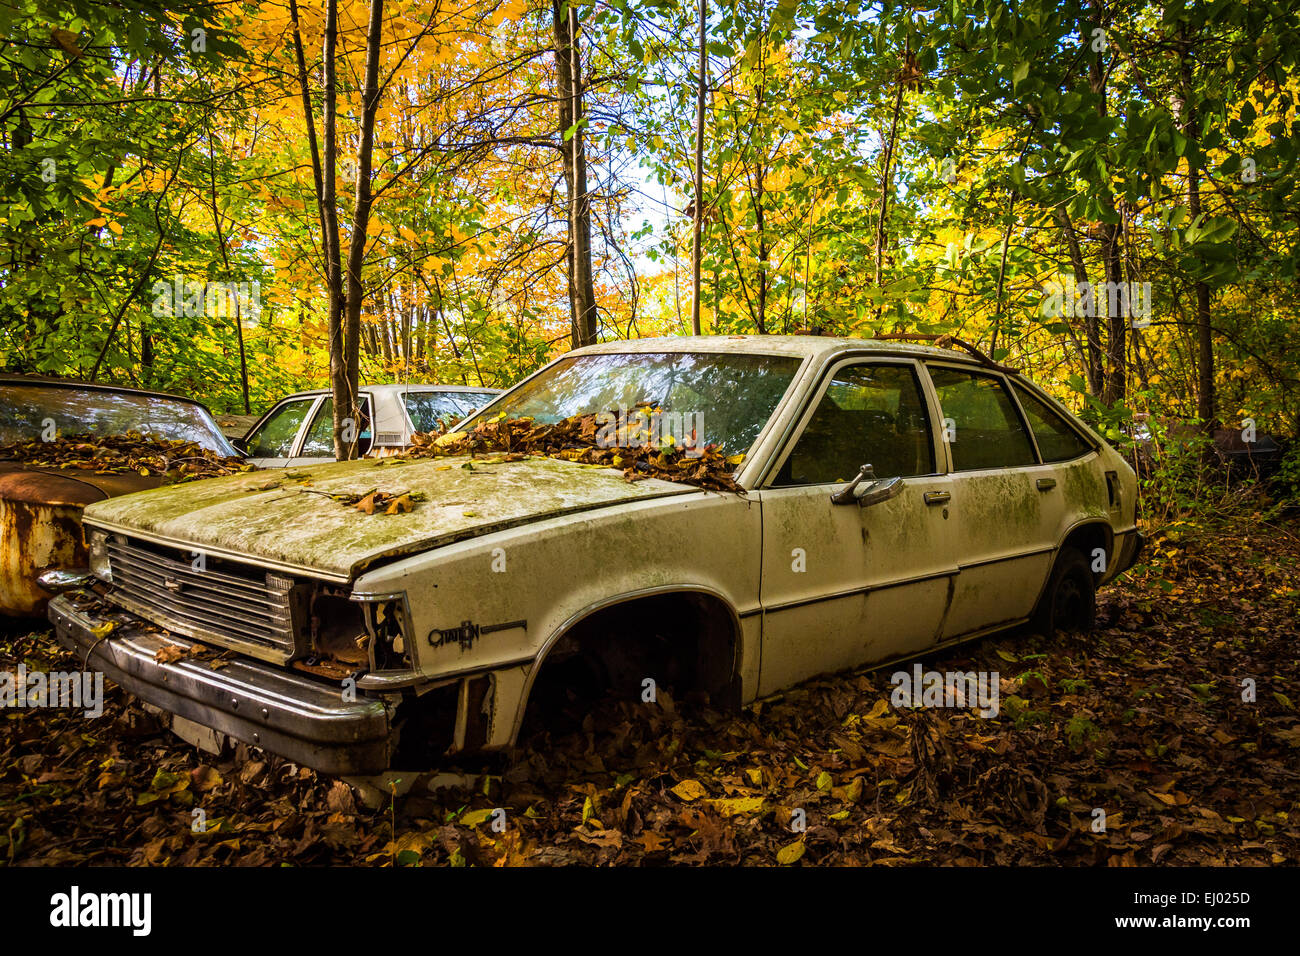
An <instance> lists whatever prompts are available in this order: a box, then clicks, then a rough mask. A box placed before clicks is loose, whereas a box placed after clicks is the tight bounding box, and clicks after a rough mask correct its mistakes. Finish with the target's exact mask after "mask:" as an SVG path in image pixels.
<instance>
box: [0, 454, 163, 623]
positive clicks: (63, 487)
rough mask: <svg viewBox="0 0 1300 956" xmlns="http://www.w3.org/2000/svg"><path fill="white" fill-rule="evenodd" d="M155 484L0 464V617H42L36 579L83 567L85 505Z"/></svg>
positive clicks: (43, 596) (42, 595) (45, 595)
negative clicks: (47, 573) (52, 570)
mask: <svg viewBox="0 0 1300 956" xmlns="http://www.w3.org/2000/svg"><path fill="white" fill-rule="evenodd" d="M159 483H160V480H159V479H158V478H145V477H142V476H140V475H135V474H127V475H96V474H94V473H93V472H88V471H82V470H78V469H67V470H62V471H61V470H58V469H50V468H31V467H28V466H26V465H24V464H22V463H21V462H14V461H0V614H4V615H8V616H11V617H26V616H29V615H31V616H40V615H42V614H44V613H45V605H46V603H47V602H48V601H49V599H50V596H51V595H50V594H49V592H47V591H45V590H44V589H43V588H41V587H40V586H39V585H38V584H37V583H36V576H37V575H38V574H40V573H41V572H42V571H45V570H46V569H48V568H76V567H84V566H85V564H86V549H85V545H84V544H83V543H82V538H81V512H82V509H83V508H84V507H85V506H86V505H88V504H92V503H93V502H96V501H102V500H104V499H105V498H108V497H110V496H113V495H122V494H127V493H129V492H132V491H140V490H142V489H144V488H151V487H156V486H157V485H158V484H159Z"/></svg>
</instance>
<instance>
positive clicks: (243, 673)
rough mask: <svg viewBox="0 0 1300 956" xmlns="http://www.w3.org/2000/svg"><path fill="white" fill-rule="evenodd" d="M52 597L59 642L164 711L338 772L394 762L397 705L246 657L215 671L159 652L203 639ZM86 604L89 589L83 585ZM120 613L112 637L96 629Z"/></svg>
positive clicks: (377, 768) (375, 769) (368, 770)
mask: <svg viewBox="0 0 1300 956" xmlns="http://www.w3.org/2000/svg"><path fill="white" fill-rule="evenodd" d="M78 593H81V592H72V593H70V594H64V595H60V596H59V597H56V598H55V599H54V600H52V601H51V602H50V606H49V618H50V621H51V622H52V623H53V624H54V629H55V634H56V635H57V638H58V641H59V643H60V644H62V645H63V646H64V647H66V648H68V650H70V651H72V652H73V653H74V654H76V655H77V660H78V662H79V663H81V664H83V665H84V666H85V667H86V668H87V669H89V670H98V671H102V672H103V673H104V675H105V676H106V677H107V678H108V679H109V680H111V681H113V682H114V683H115V684H117V685H118V686H120V687H121V688H122V689H123V690H125V691H127V692H128V693H130V694H132V695H134V696H136V697H138V698H140V699H141V700H143V701H145V702H147V703H150V704H153V705H154V706H156V707H159V708H161V709H162V710H164V711H166V712H168V713H170V714H174V715H177V716H179V717H182V718H185V719H186V720H189V721H193V722H194V723H197V724H200V725H202V726H204V727H208V728H211V729H212V730H215V731H216V732H217V733H219V734H226V735H228V736H230V737H233V738H235V739H236V740H242V741H244V742H245V743H249V744H253V745H255V746H258V747H261V748H263V749H264V750H268V751H270V752H271V753H274V754H279V755H281V756H283V757H285V758H287V759H289V760H292V761H293V762H294V763H298V764H301V765H303V766H305V767H311V768H312V769H314V770H319V771H321V772H323V773H330V774H372V773H379V772H381V771H383V770H384V769H386V768H387V767H388V764H389V759H390V757H391V756H392V749H393V746H394V741H395V733H394V729H393V725H392V724H393V721H392V718H393V714H394V711H395V709H396V708H395V706H394V705H393V704H390V703H387V702H385V701H382V700H378V699H375V698H373V697H365V696H358V698H357V700H355V701H345V700H343V694H342V692H341V691H340V690H339V689H338V688H336V687H331V686H330V685H328V684H325V683H322V682H320V681H316V680H311V679H309V678H307V677H304V676H301V675H299V674H295V673H293V672H291V671H286V670H283V669H281V668H278V667H274V666H272V665H269V664H264V663H261V662H258V661H252V660H248V659H245V658H238V657H237V658H233V659H231V660H229V661H228V662H226V663H225V666H223V667H221V668H220V669H218V670H213V669H212V667H211V666H210V664H211V662H210V661H203V660H198V661H195V660H190V659H188V658H182V659H181V660H179V661H176V662H175V663H171V664H160V663H158V662H157V661H156V660H155V657H156V656H157V654H158V651H159V649H160V648H161V647H162V646H163V645H164V644H174V645H176V646H178V647H180V648H181V649H182V650H186V649H188V648H189V647H190V646H191V645H192V644H194V643H195V642H194V641H191V640H187V639H185V638H183V637H180V636H179V635H174V634H166V635H163V634H160V633H158V632H157V631H153V630H147V629H145V628H144V627H143V626H142V625H143V624H144V622H143V621H141V620H140V619H139V618H135V617H133V616H131V615H129V614H126V613H123V612H117V611H115V612H113V613H111V614H110V613H105V612H103V611H94V610H91V611H88V610H79V609H78V608H77V606H76V600H77V595H78ZM81 596H82V599H83V603H84V599H85V598H86V597H87V596H86V595H85V594H84V593H81ZM110 621H111V622H115V623H116V625H117V626H116V628H115V629H114V630H113V631H112V632H111V633H110V634H109V636H108V637H107V638H105V639H103V640H101V639H99V638H97V637H95V635H94V634H93V633H92V629H93V628H95V627H98V626H100V625H102V624H106V623H109V622H110Z"/></svg>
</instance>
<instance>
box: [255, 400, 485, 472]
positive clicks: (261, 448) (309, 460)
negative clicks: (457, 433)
mask: <svg viewBox="0 0 1300 956" xmlns="http://www.w3.org/2000/svg"><path fill="white" fill-rule="evenodd" d="M360 393H361V427H360V428H359V429H358V431H357V436H358V440H359V443H360V447H359V449H358V454H359V455H365V454H367V453H369V452H370V451H372V450H373V451H375V452H376V453H383V452H384V450H386V449H390V450H393V451H396V450H398V449H401V448H405V447H406V446H407V445H409V444H410V443H411V435H412V433H414V432H427V431H431V430H433V429H434V428H437V427H438V425H439V423H447V422H451V421H454V420H456V419H460V418H464V417H465V416H467V415H470V414H473V413H474V412H476V411H478V410H479V409H480V408H482V407H483V406H484V405H486V404H487V403H488V402H490V401H492V400H493V399H494V398H496V397H497V396H498V395H500V394H501V389H499V388H474V387H472V386H466V385H365V386H362V388H361V389H360ZM333 416H334V399H333V397H332V396H331V394H330V391H329V389H324V388H322V389H316V390H314V391H310V392H295V393H294V394H293V395H290V396H288V397H286V398H283V399H281V400H280V401H279V402H277V403H276V404H275V406H274V407H273V408H272V409H271V410H270V411H269V412H267V413H266V414H265V415H263V416H262V417H261V418H260V419H259V420H258V421H257V424H255V425H254V426H253V427H252V428H250V429H249V430H248V434H246V435H245V436H244V437H243V438H242V439H240V440H238V441H236V442H235V444H236V446H237V447H238V448H239V450H240V451H241V452H243V453H244V454H245V455H246V456H247V458H248V461H249V462H250V463H251V464H254V465H257V466H258V467H261V468H284V467H288V466H290V465H318V464H321V463H322V462H329V461H334V433H333V427H334V426H333Z"/></svg>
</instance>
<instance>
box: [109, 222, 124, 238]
mask: <svg viewBox="0 0 1300 956" xmlns="http://www.w3.org/2000/svg"><path fill="white" fill-rule="evenodd" d="M108 231H109V232H111V233H112V234H113V235H115V236H120V235H121V234H122V227H121V226H119V225H118V224H117V223H116V222H110V223H109V224H108Z"/></svg>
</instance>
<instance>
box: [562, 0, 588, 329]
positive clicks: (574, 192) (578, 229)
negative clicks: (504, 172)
mask: <svg viewBox="0 0 1300 956" xmlns="http://www.w3.org/2000/svg"><path fill="white" fill-rule="evenodd" d="M551 12H552V16H553V19H554V31H555V65H556V78H557V80H558V85H559V100H560V126H561V129H560V138H561V146H562V153H563V155H564V158H565V182H566V184H567V186H568V193H569V195H568V200H569V201H568V206H569V283H570V289H569V304H570V317H571V320H572V323H573V330H572V341H573V346H574V348H579V347H581V346H583V345H590V344H592V343H593V342H595V341H596V329H597V318H596V290H595V284H594V280H593V278H592V265H591V199H590V196H589V194H588V192H587V153H586V146H585V143H586V135H585V130H584V129H583V105H582V104H583V99H582V97H583V93H582V56H581V52H580V46H579V34H580V33H581V25H580V24H579V22H578V11H577V8H576V7H574V6H570V5H569V4H568V3H566V2H564V0H552V2H551ZM565 136H568V140H567V142H566V141H565V140H564V137H565Z"/></svg>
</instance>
